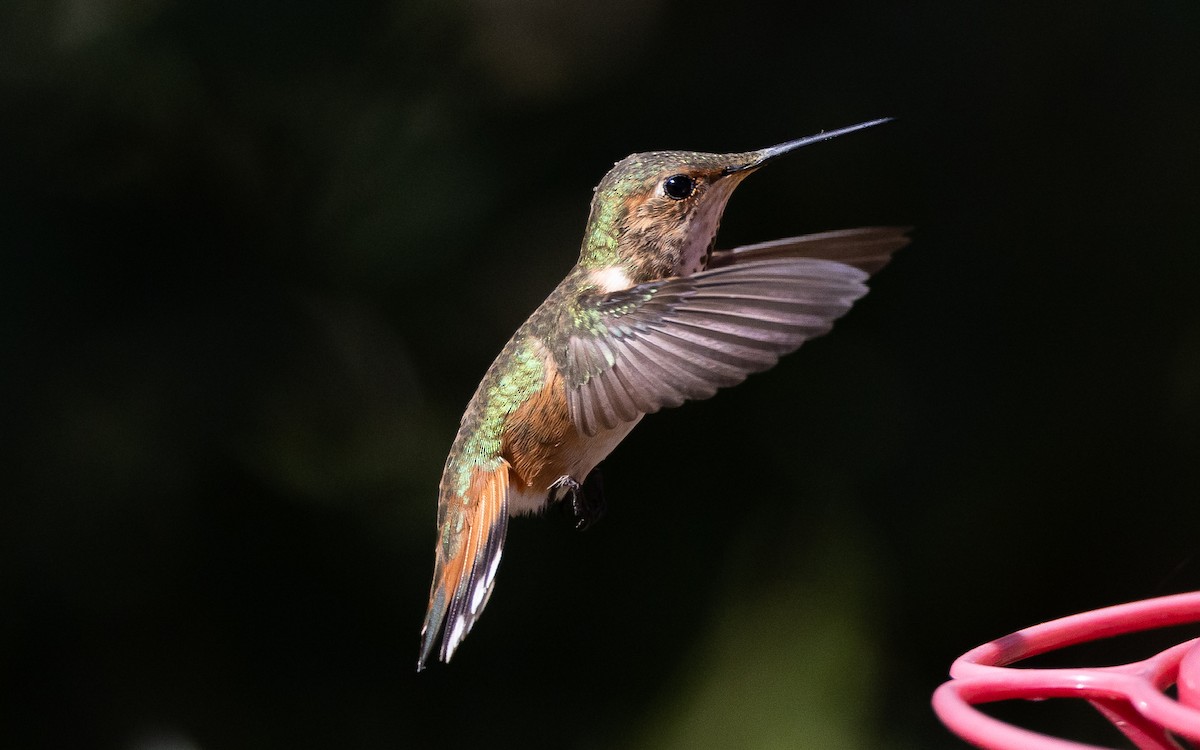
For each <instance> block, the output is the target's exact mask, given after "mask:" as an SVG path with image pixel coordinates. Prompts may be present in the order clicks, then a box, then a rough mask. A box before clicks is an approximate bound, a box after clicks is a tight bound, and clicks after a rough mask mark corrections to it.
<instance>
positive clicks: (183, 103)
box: [0, 0, 1200, 750]
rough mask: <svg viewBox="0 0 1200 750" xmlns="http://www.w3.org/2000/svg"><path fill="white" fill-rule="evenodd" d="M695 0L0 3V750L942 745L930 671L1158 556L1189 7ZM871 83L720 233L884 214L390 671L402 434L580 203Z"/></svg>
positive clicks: (1185, 392) (1194, 567)
mask: <svg viewBox="0 0 1200 750" xmlns="http://www.w3.org/2000/svg"><path fill="white" fill-rule="evenodd" d="M735 6H736V4H730V3H717V2H699V3H688V4H675V3H665V2H653V1H652V2H634V1H633V0H616V1H615V2H607V3H600V4H585V3H565V4H564V3H554V2H551V1H550V0H519V1H518V2H510V3H502V2H496V1H495V0H459V1H458V2H443V3H433V2H420V1H418V2H407V3H406V2H385V1H377V0H363V1H361V2H358V1H355V2H343V3H332V2H316V1H315V0H300V1H299V2H286V3H285V2H279V1H278V0H263V1H260V2H249V3H244V2H230V1H229V0H214V1H211V2H189V1H187V0H175V1H168V0H63V1H62V2H55V3H44V2H33V1H32V0H8V2H7V3H5V4H3V5H0V176H2V178H3V179H0V237H2V238H3V239H2V240H0V247H2V249H3V256H2V257H3V263H2V266H0V300H3V303H2V304H3V305H4V310H5V312H6V314H5V316H4V318H3V324H2V325H0V350H2V351H3V352H4V356H3V364H2V366H0V392H2V393H3V394H4V398H3V401H0V409H2V412H0V415H2V417H3V425H4V427H3V429H2V430H0V440H2V441H3V443H4V448H5V450H4V454H3V455H4V456H5V458H6V461H5V466H6V471H5V472H4V476H3V478H2V479H0V495H2V496H3V503H2V505H0V508H2V510H0V675H2V676H3V679H4V682H3V684H4V688H5V689H4V693H3V700H2V701H0V746H3V747H6V748H43V747H44V748H60V747H95V748H131V749H133V750H149V749H150V748H156V749H165V748H175V749H177V750H184V749H186V748H263V747H291V748H305V747H314V748H316V747H321V748H333V747H336V748H368V747H429V746H433V745H434V743H437V744H439V745H440V746H445V747H466V746H470V745H472V744H475V745H480V746H482V745H485V744H486V746H488V747H493V748H503V747H575V748H601V747H631V748H671V747H719V748H740V747H745V748H774V747H781V748H782V747H821V748H838V747H847V748H849V747H890V748H918V747H920V748H930V747H962V745H961V743H958V742H957V741H955V740H953V739H951V738H950V737H949V736H948V735H947V733H946V732H945V731H944V730H942V729H941V727H940V726H939V725H938V724H937V723H936V721H935V720H934V718H933V717H932V714H931V712H930V711H929V709H928V696H929V694H930V692H931V691H932V690H933V688H934V687H935V686H936V685H937V684H939V682H940V681H941V680H942V679H944V675H945V672H946V669H947V668H948V666H949V663H950V661H951V660H952V659H953V658H954V657H955V656H956V655H957V654H959V653H961V652H962V651H964V650H965V649H967V648H968V647H970V646H973V645H975V644H977V643H979V642H982V641H984V640H988V639H991V638H993V637H996V636H999V635H1002V634H1004V633H1006V632H1008V631H1010V630H1013V629H1015V628H1018V627H1021V626H1023V625H1026V624H1030V623H1033V622H1036V621H1039V620H1042V619H1047V618H1051V617H1055V616H1059V615H1064V614H1068V613H1071V612H1074V611H1078V610H1082V609H1089V608H1093V607H1097V606H1102V605H1106V604H1111V603H1116V602H1119V601H1124V600H1130V599H1136V598H1142V597H1145V596H1151V595H1157V594H1165V593H1171V592H1175V591H1182V590H1188V589H1194V588H1197V585H1198V583H1200V567H1198V566H1200V562H1198V561H1197V557H1196V538H1197V537H1196V533H1195V529H1196V528H1197V523H1198V522H1200V504H1197V503H1196V487H1197V484H1198V482H1197V480H1198V479H1200V460H1197V457H1198V456H1200V303H1198V299H1200V297H1197V294H1196V289H1197V287H1198V282H1200V253H1198V252H1197V249H1198V244H1197V228H1196V221H1195V218H1196V215H1197V206H1198V205H1200V148H1198V147H1197V144H1196V138H1195V133H1196V123H1197V120H1198V118H1200V103H1198V100H1197V98H1196V96H1195V92H1196V91H1198V90H1200V58H1198V57H1197V55H1196V49H1197V45H1198V43H1200V11H1198V9H1197V6H1196V5H1195V4H1194V3H1186V2H1165V1H1163V2H1152V3H1142V4H1124V3H1123V4H1117V3H1113V4H1107V5H1106V4H1099V5H1096V4H1093V5H1092V6H1089V7H1088V8H1086V9H1082V8H1077V7H1075V6H1071V5H1067V4H1053V3H1052V4H1049V5H1047V4H1042V3H1024V4H1021V3H982V4H981V3H976V4H966V5H964V4H949V3H933V2H918V3H906V4H894V3H882V2H868V3H859V4H850V5H837V4H828V3H824V4H803V3H801V4H796V3H773V4H764V5H761V6H750V5H746V6H742V7H735ZM886 115H890V116H894V117H897V118H898V121H897V122H896V123H894V124H892V125H889V126H888V127H886V128H879V129H875V130H872V131H869V132H866V133H862V134H857V135H854V136H852V137H847V138H843V139H839V140H837V141H835V142H831V143H829V144H824V145H821V146H819V147H814V148H812V149H806V150H805V151H804V152H803V153H799V154H796V155H794V156H791V157H789V158H788V159H787V160H784V161H782V162H780V163H779V164H778V165H772V167H771V168H770V169H769V170H765V171H764V172H763V173H761V174H759V175H755V176H754V177H753V178H752V179H751V180H749V181H748V182H747V183H746V185H745V186H744V187H742V188H741V189H740V190H739V191H738V194H737V195H736V196H735V197H734V199H733V201H732V203H731V207H730V209H729V212H728V213H727V216H726V221H725V228H724V230H723V232H722V242H723V243H724V244H725V245H732V244H734V243H738V242H750V241H757V240H764V239H770V238H774V237H778V236H785V235H788V234H797V233H801V232H805V231H817V230H822V229H832V228H839V227H848V226H855V225H862V224H884V223H906V224H909V223H910V224H913V225H915V226H916V227H917V230H916V232H915V235H914V236H915V242H914V243H913V245H912V246H911V247H909V248H907V249H906V250H904V251H903V252H902V253H901V254H900V256H899V257H898V259H897V260H896V261H895V262H894V263H893V264H892V266H890V267H889V268H887V269H886V270H885V271H884V272H882V273H881V274H880V275H879V276H878V277H877V279H876V280H875V282H874V290H873V291H872V293H871V294H870V295H869V296H868V297H867V298H866V299H865V300H864V301H863V302H862V303H861V304H860V305H859V306H858V307H857V308H856V309H855V310H854V311H853V312H852V313H851V314H850V315H849V316H848V317H847V318H846V319H845V320H844V321H842V322H841V323H839V325H838V328H837V329H836V330H835V332H834V333H833V334H832V335H831V336H830V337H828V338H826V339H822V340H821V341H818V342H816V343H814V344H811V345H809V346H806V347H805V348H804V349H803V350H802V351H801V352H800V353H798V354H797V355H795V356H792V357H789V358H787V359H786V360H785V361H784V362H782V363H781V364H780V366H779V367H777V368H776V369H775V370H773V371H772V372H770V373H768V374H764V375H760V376H756V377H754V378H751V379H750V381H748V382H747V383H746V384H744V385H743V386H740V387H738V388H737V389H734V390H731V391H730V392H728V393H723V394H721V395H720V396H719V397H717V398H716V399H714V400H712V401H709V402H704V403H700V404H693V405H689V406H687V407H685V408H683V409H680V410H676V411H671V412H664V413H662V414H659V415H655V416H653V417H651V418H649V419H647V420H646V421H645V423H644V424H643V425H642V426H640V427H639V428H638V429H637V430H635V432H634V433H633V434H632V435H631V436H630V438H629V439H628V440H627V441H626V443H625V444H624V445H623V446H622V447H621V448H619V449H618V450H617V451H616V453H615V454H614V456H613V457H612V458H611V459H610V460H609V461H608V462H607V463H606V479H607V485H608V492H609V495H610V514H609V516H608V518H606V519H605V521H604V522H603V523H602V524H600V525H599V526H598V527H597V528H596V529H595V530H594V531H589V532H588V533H587V534H582V535H579V534H575V533H573V532H572V531H571V530H570V528H569V524H567V523H566V522H564V521H562V519H559V518H557V517H556V516H555V514H550V516H549V517H547V518H544V519H519V520H518V521H516V522H514V523H513V525H512V528H511V531H510V538H509V544H508V551H507V553H506V555H505V561H504V565H503V566H502V568H501V572H500V574H499V578H498V586H497V592H496V596H495V597H494V598H493V600H492V603H491V605H490V608H489V613H488V615H487V616H486V617H484V618H483V620H482V622H481V624H480V625H479V627H478V628H477V629H476V631H475V632H474V633H473V634H472V636H471V638H470V639H469V640H468V641H467V645H466V646H465V647H464V648H463V649H462V650H461V652H460V653H459V655H458V657H457V658H456V661H455V663H454V664H452V665H451V666H449V667H441V666H438V667H435V668H433V669H431V670H430V671H428V672H426V673H423V674H422V675H420V676H419V677H418V676H417V675H415V674H414V672H413V667H414V663H415V658H416V648H417V630H418V628H419V625H420V621H421V616H422V614H423V610H424V607H425V600H426V592H427V586H428V580H427V577H428V575H429V574H430V571H431V568H432V550H433V543H434V539H433V519H434V508H435V502H436V498H435V487H436V483H437V480H438V475H439V472H440V469H441V464H442V461H443V460H444V456H445V452H446V450H447V448H448V446H449V442H450V439H451V437H452V436H453V433H454V430H455V428H456V425H457V420H458V417H459V415H460V413H461V409H462V407H463V406H464V405H465V403H466V401H467V399H468V397H469V396H470V394H471V392H472V390H473V388H474V386H475V384H476V382H477V381H478V378H479V376H480V375H481V374H482V372H483V370H484V369H485V368H486V366H487V364H488V363H489V361H490V359H491V357H492V356H494V355H495V353H496V352H497V351H498V350H499V348H500V346H501V345H502V344H503V342H504V340H505V339H506V338H507V336H508V335H509V334H510V333H511V331H512V330H513V329H514V328H515V327H516V326H517V325H518V324H519V323H520V321H521V320H522V319H523V317H524V316H525V315H526V314H528V312H529V311H531V310H532V309H533V307H534V306H535V305H536V304H537V303H538V302H539V301H540V299H541V298H542V296H543V295H544V294H545V293H546V292H547V291H548V290H549V289H550V288H551V286H552V285H553V284H554V283H555V282H556V281H557V279H558V278H559V277H560V276H561V275H562V274H563V273H564V272H565V271H566V269H567V268H569V267H570V265H571V264H572V262H573V261H574V254H575V252H576V249H577V243H578V242H579V238H580V236H581V234H582V230H583V222H584V220H585V218H586V213H587V204H588V200H589V198H590V188H591V186H592V185H594V184H595V182H597V181H598V180H599V178H600V176H601V175H602V174H603V173H604V171H605V170H606V169H607V167H608V166H609V165H610V164H611V163H612V162H613V161H615V160H616V159H618V158H620V157H622V156H624V155H626V154H628V153H630V152H632V151H637V150H648V149H657V148H695V149H705V150H741V149H748V148H756V147H761V146H765V145H768V144H771V143H776V142H779V141H783V140H785V139H788V138H794V137H798V136H801V135H805V134H808V133H811V132H815V131H817V130H820V129H822V128H832V127H837V126H841V125H846V124H849V123H853V122H857V121H861V120H865V119H869V118H872V117H878V116H886ZM1051 728H1054V729H1056V730H1059V731H1064V732H1069V733H1072V736H1075V737H1077V738H1080V739H1087V738H1095V737H1100V738H1101V740H1110V741H1111V738H1109V737H1108V736H1107V735H1103V734H1099V732H1101V731H1102V730H1100V729H1099V728H1098V727H1096V726H1095V725H1092V724H1088V723H1086V722H1082V723H1081V722H1078V721H1076V720H1075V719H1074V718H1066V719H1063V720H1062V721H1060V722H1059V724H1058V725H1052V726H1051Z"/></svg>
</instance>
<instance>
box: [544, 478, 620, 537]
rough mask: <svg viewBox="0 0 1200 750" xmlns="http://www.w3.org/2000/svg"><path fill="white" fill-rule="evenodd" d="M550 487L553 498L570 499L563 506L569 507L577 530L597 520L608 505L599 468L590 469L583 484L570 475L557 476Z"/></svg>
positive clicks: (585, 527) (581, 529)
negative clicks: (566, 504) (568, 502)
mask: <svg viewBox="0 0 1200 750" xmlns="http://www.w3.org/2000/svg"><path fill="white" fill-rule="evenodd" d="M552 489H553V495H552V496H553V497H554V499H556V500H569V501H570V504H569V506H565V507H570V509H571V515H572V516H573V517H574V519H575V528H576V529H578V530H579V531H583V530H584V529H587V528H589V527H590V526H591V525H592V524H594V523H596V521H599V520H600V517H601V516H603V515H604V511H605V510H606V509H607V507H608V503H607V502H606V501H605V497H604V479H603V476H602V475H601V474H600V470H599V469H592V472H591V473H590V474H588V475H587V478H586V479H584V480H583V484H580V483H579V482H576V481H575V480H574V479H572V478H571V477H559V479H558V480H557V481H556V482H555V483H554V484H553V485H552Z"/></svg>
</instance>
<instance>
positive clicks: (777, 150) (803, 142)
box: [725, 117, 893, 174]
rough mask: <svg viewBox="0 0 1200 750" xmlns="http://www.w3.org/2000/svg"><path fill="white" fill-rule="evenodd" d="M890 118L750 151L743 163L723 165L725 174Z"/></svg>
mask: <svg viewBox="0 0 1200 750" xmlns="http://www.w3.org/2000/svg"><path fill="white" fill-rule="evenodd" d="M892 119H893V118H891V117H881V118H879V119H878V120H871V121H869V122H860V123H859V124H857V125H850V126H848V127H844V128H838V129H837V130H827V131H824V132H821V133H817V134H816V135H810V136H806V137H804V138H797V139H796V140H794V141H788V142H787V143H781V144H779V145H778V146H769V147H767V148H764V149H762V150H760V151H751V152H750V153H749V154H747V156H749V157H750V159H749V160H748V161H746V162H745V163H743V164H735V165H733V166H729V167H725V174H733V173H734V172H744V171H746V170H748V169H758V168H759V167H761V166H762V165H764V164H766V163H767V162H768V161H770V160H772V159H774V158H775V157H777V156H782V155H784V154H786V153H788V152H790V151H795V150H796V149H798V148H800V147H801V146H807V145H809V144H812V143H818V142H820V141H827V140H829V139H830V138H837V137H838V136H839V135H845V134H846V133H853V132H854V131H856V130H862V129H864V128H873V127H875V126H876V125H882V124H883V123H885V122H891V121H892Z"/></svg>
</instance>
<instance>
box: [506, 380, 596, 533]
mask: <svg viewBox="0 0 1200 750" xmlns="http://www.w3.org/2000/svg"><path fill="white" fill-rule="evenodd" d="M544 367H545V369H546V385H545V387H543V388H541V389H540V390H538V391H537V392H536V393H534V394H533V395H532V396H530V398H529V400H528V401H526V402H525V403H523V404H521V405H520V406H519V407H517V409H516V411H514V412H513V414H512V416H511V417H510V418H509V419H508V421H507V423H506V424H505V428H504V433H503V437H502V440H501V448H500V455H502V456H503V457H504V459H505V460H506V461H508V463H509V465H510V466H511V467H512V470H511V472H510V477H511V482H512V491H513V493H514V494H516V493H521V494H526V493H535V494H540V495H541V496H542V497H545V494H546V493H547V492H549V491H550V485H551V484H552V483H553V482H554V481H555V480H557V479H559V478H560V477H562V476H565V475H569V474H570V473H571V469H572V468H573V467H571V466H569V465H568V464H569V462H570V460H571V458H572V457H573V456H575V455H578V453H579V448H580V446H579V443H580V442H581V441H580V436H579V433H578V432H577V431H576V430H575V427H574V426H573V425H572V424H571V420H570V417H569V415H568V413H567V396H566V392H565V391H564V390H563V382H562V375H561V374H559V372H558V368H557V367H555V366H554V360H553V359H552V358H550V357H547V358H546V361H545V365H544ZM524 510H532V508H529V509H527V508H522V507H518V508H513V511H514V512H521V511H524Z"/></svg>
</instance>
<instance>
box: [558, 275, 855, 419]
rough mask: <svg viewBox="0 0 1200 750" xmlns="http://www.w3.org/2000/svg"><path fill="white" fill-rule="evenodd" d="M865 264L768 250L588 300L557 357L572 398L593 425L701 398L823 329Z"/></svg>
mask: <svg viewBox="0 0 1200 750" xmlns="http://www.w3.org/2000/svg"><path fill="white" fill-rule="evenodd" d="M866 278H867V274H866V273H865V272H864V271H862V270H859V269H857V268H853V267H851V266H847V265H845V264H842V263H837V262H833V261H827V260H818V259H813V258H795V257H789V258H769V259H763V260H753V261H750V262H746V263H742V262H740V261H739V262H738V263H737V264H735V265H728V266H722V267H719V268H715V269H711V270H707V271H701V272H700V273H697V274H694V275H692V276H687V277H682V278H672V279H667V280H664V281H661V282H655V283H650V284H641V285H638V286H635V287H632V288H630V289H626V290H622V291H618V292H612V293H610V294H607V295H603V296H601V297H600V298H598V299H590V300H586V301H584V304H591V305H597V306H598V307H599V309H600V310H601V314H600V325H598V326H592V327H590V328H588V329H583V328H579V329H576V330H575V331H574V332H573V333H572V334H571V336H570V337H569V340H568V342H567V346H566V351H565V353H566V357H565V360H564V361H561V362H560V363H559V364H560V368H561V369H562V371H563V373H564V375H565V380H566V387H567V404H568V409H569V410H570V413H571V418H572V420H573V421H574V422H575V424H576V425H577V426H578V427H579V428H580V429H581V430H582V431H583V432H584V433H585V434H588V435H594V434H596V432H598V431H600V430H602V429H611V428H613V427H615V426H617V425H618V424H620V423H622V422H630V421H633V420H634V419H637V418H638V417H639V416H640V415H642V414H648V413H653V412H656V411H658V410H659V409H662V408H664V407H670V406H678V405H680V404H682V403H683V402H684V401H686V400H694V399H704V398H708V397H709V396H712V395H713V394H714V393H716V391H717V389H718V388H724V387H727V386H731V385H736V384H737V383H740V382H741V381H742V380H744V379H745V378H746V376H747V375H749V374H751V373H754V372H760V371H762V370H766V369H768V368H769V367H771V366H772V365H774V364H775V363H776V362H777V361H778V360H779V357H780V356H782V355H783V354H786V353H788V352H790V351H793V350H794V349H796V348H797V347H799V346H800V345H801V344H803V343H804V342H805V341H807V340H808V339H810V338H814V337H816V336H820V335H821V334H823V333H825V332H827V331H828V330H829V329H830V327H831V326H832V325H833V321H834V320H836V319H837V318H839V317H840V316H841V315H842V314H844V313H845V312H846V311H847V310H848V309H850V306H851V305H852V304H853V303H854V301H855V300H857V299H858V298H859V297H861V296H862V295H863V294H865V293H866V291H867V288H866V286H865V285H864V283H863V282H864V281H865V280H866Z"/></svg>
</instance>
